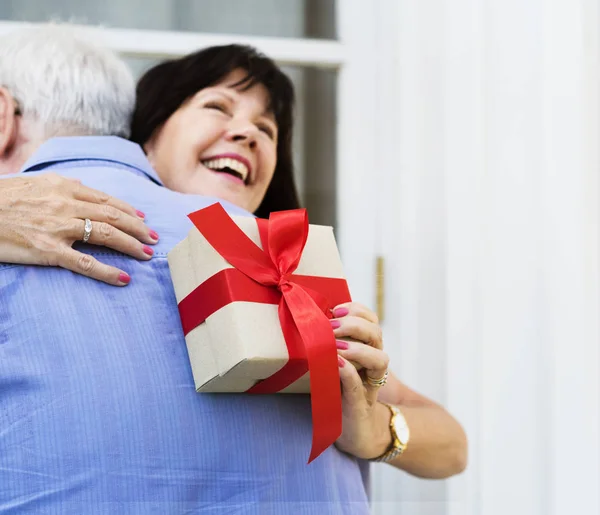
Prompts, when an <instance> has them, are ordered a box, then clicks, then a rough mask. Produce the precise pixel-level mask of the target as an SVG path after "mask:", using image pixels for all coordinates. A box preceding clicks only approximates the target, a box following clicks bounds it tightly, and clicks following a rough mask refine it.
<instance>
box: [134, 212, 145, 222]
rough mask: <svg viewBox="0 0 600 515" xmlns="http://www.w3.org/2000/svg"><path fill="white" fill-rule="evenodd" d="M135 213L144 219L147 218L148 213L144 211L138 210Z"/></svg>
mask: <svg viewBox="0 0 600 515" xmlns="http://www.w3.org/2000/svg"><path fill="white" fill-rule="evenodd" d="M135 214H136V215H138V216H139V217H140V218H141V219H142V220H143V219H144V218H146V215H145V214H144V213H143V212H142V211H138V210H136V212H135Z"/></svg>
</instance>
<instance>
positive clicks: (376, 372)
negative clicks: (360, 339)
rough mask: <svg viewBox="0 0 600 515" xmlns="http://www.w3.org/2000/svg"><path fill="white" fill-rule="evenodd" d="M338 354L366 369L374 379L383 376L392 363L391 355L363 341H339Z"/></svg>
mask: <svg viewBox="0 0 600 515" xmlns="http://www.w3.org/2000/svg"><path fill="white" fill-rule="evenodd" d="M337 347H338V354H340V355H341V356H342V357H344V358H345V359H346V360H348V361H352V362H353V363H356V364H357V365H360V366H362V368H364V369H365V373H366V374H368V375H369V377H371V378H372V379H379V378H381V377H382V376H383V375H384V374H385V372H386V370H387V369H388V365H389V363H390V358H389V356H388V355H387V354H386V353H385V352H383V351H382V350H379V349H375V348H373V347H370V346H368V345H363V344H362V343H353V342H346V341H343V340H338V341H337Z"/></svg>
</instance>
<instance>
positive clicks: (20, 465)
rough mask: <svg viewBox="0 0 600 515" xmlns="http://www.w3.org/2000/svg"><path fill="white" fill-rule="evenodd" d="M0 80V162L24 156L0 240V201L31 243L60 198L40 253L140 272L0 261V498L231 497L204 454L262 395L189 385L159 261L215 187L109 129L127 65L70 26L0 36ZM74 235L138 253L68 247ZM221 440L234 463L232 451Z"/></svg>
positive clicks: (92, 503) (18, 505)
mask: <svg viewBox="0 0 600 515" xmlns="http://www.w3.org/2000/svg"><path fill="white" fill-rule="evenodd" d="M0 84H1V85H2V87H0V173H1V174H7V173H9V172H13V171H15V170H19V169H20V170H21V173H20V174H18V175H15V176H12V175H3V177H2V178H0V188H3V191H4V192H6V191H9V194H8V195H5V198H8V199H9V201H10V202H9V206H8V208H7V209H2V210H0V216H1V217H2V219H3V224H2V226H3V227H5V228H6V227H8V228H9V229H8V230H7V231H6V233H5V234H2V235H0V240H1V239H2V238H3V239H4V240H5V241H6V240H8V241H10V238H11V237H12V235H11V231H10V220H11V217H15V216H18V214H19V213H20V212H21V213H23V212H28V213H29V214H31V213H34V214H39V215H36V216H37V218H34V223H32V224H31V225H32V227H31V234H30V235H29V236H26V237H31V238H35V239H36V242H35V243H36V245H37V246H39V245H42V246H43V245H44V244H46V240H45V238H47V234H46V232H47V231H46V229H47V228H48V227H50V226H51V224H53V223H56V222H55V221H54V220H53V219H52V216H50V215H46V214H45V213H47V212H48V211H49V210H50V211H52V210H55V211H57V212H60V213H62V214H64V212H65V211H68V212H69V213H70V214H71V222H70V223H68V224H66V225H65V226H64V227H63V228H62V230H63V233H64V244H63V249H62V250H61V251H60V252H59V253H58V254H57V255H56V259H57V262H56V263H50V264H63V265H65V267H67V268H73V269H74V270H77V269H80V270H84V271H86V270H87V271H88V272H89V271H91V270H93V269H94V268H95V269H96V270H98V271H99V274H100V278H104V279H105V281H106V282H109V283H113V284H118V283H121V284H126V283H127V282H129V275H127V274H126V273H125V272H123V271H122V270H123V269H124V268H126V269H128V270H129V271H130V272H133V273H135V275H136V280H135V281H134V282H133V283H132V284H131V285H130V286H128V287H127V288H117V289H115V288H112V287H111V286H108V285H107V284H105V283H102V282H97V281H90V280H89V279H87V278H85V277H83V276H82V275H78V274H74V273H72V272H71V271H69V270H66V269H65V268H58V267H38V266H22V265H10V264H2V263H0V296H1V297H0V512H1V513H5V514H9V513H15V514H16V513H18V514H24V513H35V514H36V515H40V514H46V513H60V514H77V515H80V514H84V513H85V514H87V513H106V514H108V513H110V514H115V513H127V514H130V513H144V514H146V513H160V514H167V513H184V512H185V513H191V512H194V513H197V512H198V511H199V510H201V509H202V508H203V507H210V506H211V505H212V503H213V502H214V503H218V502H221V501H222V502H224V503H225V505H226V506H228V505H229V504H228V503H229V501H230V500H231V499H234V502H233V505H237V503H238V502H239V500H235V499H236V495H237V492H238V490H239V489H238V486H239V484H240V483H239V481H238V480H237V479H236V473H235V471H234V470H231V471H230V474H225V475H220V474H219V471H218V470H217V469H216V468H215V467H214V463H212V461H211V460H214V458H215V455H214V453H215V451H216V450H218V449H228V448H229V447H228V446H229V445H232V446H234V447H232V450H233V449H234V448H239V447H240V446H243V445H251V441H250V438H251V437H250V436H247V437H244V436H243V435H238V436H239V437H240V438H239V439H238V441H237V442H235V444H234V433H235V434H237V431H233V429H227V428H231V418H232V417H239V419H240V421H241V422H242V423H243V420H246V419H247V421H248V422H249V421H250V420H252V419H254V418H259V419H261V418H264V413H263V411H264V409H265V405H264V403H262V404H260V405H256V404H253V402H252V400H247V399H246V400H242V399H241V398H239V397H238V396H228V399H227V400H225V399H224V398H221V399H220V400H219V401H217V399H215V398H213V397H210V396H206V397H203V399H202V400H201V399H200V396H198V395H197V394H196V393H195V390H194V387H193V380H192V378H191V372H190V369H189V362H188V358H187V351H186V347H185V343H184V339H183V334H182V332H181V325H180V321H179V314H178V311H177V303H176V300H175V296H174V293H173V288H172V284H171V280H170V275H169V270H168V265H167V261H166V259H165V256H166V254H167V252H168V251H169V250H170V249H171V248H172V247H173V246H174V245H175V244H176V243H178V242H179V241H181V240H182V239H183V238H184V237H185V236H186V234H187V232H188V230H189V228H190V227H191V224H190V223H189V221H188V220H187V216H186V215H187V214H188V213H190V212H192V211H195V210H197V209H200V208H202V207H205V206H206V205H208V204H209V203H213V202H214V200H213V201H211V200H209V199H206V198H203V197H199V196H194V195H184V194H180V193H176V192H173V191H170V190H168V189H166V188H164V187H162V186H161V181H160V179H159V177H158V176H157V174H156V173H155V171H154V170H153V169H152V168H151V167H150V165H149V163H148V161H147V159H146V157H145V155H144V153H143V151H142V150H141V148H140V147H139V146H137V145H135V144H133V143H131V142H129V141H127V140H125V139H123V138H122V137H123V136H127V134H128V127H129V121H130V116H131V113H132V109H133V106H134V81H133V79H132V77H131V75H130V72H129V71H128V70H127V68H126V66H125V65H124V63H123V62H121V61H120V60H119V59H118V58H117V57H116V56H115V55H114V54H112V53H111V52H108V51H106V50H104V49H102V48H99V47H97V46H95V45H93V44H91V43H89V42H87V41H86V40H85V38H82V37H81V36H80V35H78V34H77V32H76V31H75V30H74V29H72V28H69V27H68V26H64V25H61V26H52V25H48V26H41V27H39V28H32V29H28V30H25V31H22V32H19V33H15V34H9V35H8V36H5V37H3V38H1V40H0ZM81 182H85V184H86V186H83V185H82V184H81ZM92 188H95V189H92ZM59 190H60V191H61V193H60V194H59V193H57V192H58V191H59ZM65 190H67V191H68V195H67V196H65V195H64V193H62V192H64V191H65ZM100 191H102V192H106V193H107V194H104V193H100ZM23 192H27V195H24V194H23ZM32 192H33V193H34V194H33V195H32ZM25 197H27V198H25ZM117 199H124V200H127V201H128V202H129V203H125V202H123V201H122V200H117ZM130 204H132V205H134V206H135V209H134V208H133V207H131V205H130ZM225 207H226V209H227V210H228V211H229V212H231V213H233V214H246V215H247V214H248V213H246V212H245V211H243V210H241V209H239V208H236V207H234V206H232V205H230V204H225ZM143 212H145V213H146V218H147V220H148V221H149V222H151V223H152V228H153V230H150V229H149V228H148V227H146V226H145V225H144V223H143V222H142V218H143V217H144V215H143V214H142V213H143ZM15 213H16V214H15ZM90 219H91V220H94V222H93V225H90V223H89V220H90ZM7 221H8V223H7ZM15 225H16V224H15ZM54 230H55V228H54V226H52V231H50V232H54ZM159 233H160V241H158V240H159V238H158V234H159ZM81 239H85V240H88V243H106V244H108V245H109V246H110V247H112V248H113V249H115V250H116V251H122V252H125V253H128V254H130V255H133V256H134V257H138V258H140V260H135V259H131V258H129V257H126V256H124V255H123V254H122V253H120V252H114V251H110V250H108V249H106V248H102V247H98V246H91V245H81V246H80V247H79V249H78V250H75V249H72V248H71V244H72V243H73V242H74V241H75V240H81ZM139 240H141V241H139ZM40 242H41V243H40ZM47 244H48V245H49V244H50V243H47ZM147 244H156V245H155V246H154V249H155V252H154V256H155V259H152V260H149V261H142V260H141V258H146V259H147V258H148V257H149V256H150V255H151V254H153V252H152V248H150V247H148V245H147ZM22 246H23V245H22V242H19V245H18V247H19V248H20V247H22ZM16 247H17V246H15V248H16ZM3 251H6V248H4V249H3ZM96 258H100V259H101V260H103V261H104V262H105V263H104V264H101V263H100V262H99V261H98V260H97V259H96ZM61 260H62V261H61ZM31 263H32V264H46V263H36V262H35V260H34V258H33V257H32V262H31ZM102 267H104V268H102ZM103 274H104V275H103ZM111 274H112V275H111ZM271 404H272V406H271V407H270V408H268V409H267V410H266V411H267V412H277V411H278V410H279V407H278V406H279V404H280V403H279V402H278V401H273V402H271ZM289 409H292V408H289ZM257 410H258V411H257ZM283 410H284V411H286V409H285V408H283ZM282 419H283V420H284V423H288V422H285V413H284V414H283V415H282ZM292 421H293V417H291V418H290V422H289V423H288V424H289V426H290V427H289V428H288V429H289V431H290V432H292V431H293V422H292ZM248 425H251V424H250V423H249V424H248ZM229 433H232V434H229ZM250 434H251V432H249V433H248V435H250ZM221 437H223V438H225V440H221ZM222 446H225V447H222ZM227 454H228V455H229V456H230V458H231V460H234V461H233V463H234V464H235V460H237V459H238V456H237V455H236V454H237V453H236V452H229V451H227ZM217 468H218V467H217ZM273 479H274V478H273ZM262 480H264V481H266V480H267V478H265V477H263V479H262ZM269 480H270V479H269ZM245 486H248V485H245ZM255 487H256V488H254V491H258V490H259V489H260V485H259V484H256V485H255ZM213 508H214V506H213ZM211 512H213V513H214V511H211Z"/></svg>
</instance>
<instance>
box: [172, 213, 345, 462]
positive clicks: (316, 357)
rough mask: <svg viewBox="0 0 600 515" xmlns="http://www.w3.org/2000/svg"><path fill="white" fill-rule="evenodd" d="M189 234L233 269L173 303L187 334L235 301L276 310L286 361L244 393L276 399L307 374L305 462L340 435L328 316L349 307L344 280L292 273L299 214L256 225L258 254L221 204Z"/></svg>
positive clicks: (302, 218)
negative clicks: (308, 429) (307, 454)
mask: <svg viewBox="0 0 600 515" xmlns="http://www.w3.org/2000/svg"><path fill="white" fill-rule="evenodd" d="M189 218H190V220H191V221H192V222H193V224H194V225H195V226H196V228H197V229H198V230H199V231H200V232H201V233H202V234H203V235H204V237H205V238H206V240H207V241H208V242H209V243H210V244H211V245H212V246H213V247H214V249H215V250H216V251H217V252H218V253H219V254H220V255H221V256H222V257H223V258H225V260H227V262H228V263H229V264H231V265H232V266H233V267H234V268H228V269H225V270H222V271H221V272H219V273H217V274H215V275H214V276H212V277H211V278H209V279H208V280H206V281H205V282H204V283H202V284H201V285H200V286H198V287H197V288H196V289H195V290H194V291H192V292H191V293H190V294H189V295H188V296H187V297H185V298H184V299H182V301H181V302H180V303H179V313H180V315H181V321H182V325H183V330H184V333H185V334H186V335H187V334H188V333H189V332H190V331H192V330H193V329H194V328H196V327H198V325H200V324H201V323H202V322H204V321H205V320H206V318H207V317H208V316H210V315H211V314H212V313H214V312H215V311H218V310H219V309H221V308H222V307H223V306H225V305H227V304H229V303H231V302H235V301H249V302H260V303H266V304H278V305H279V320H280V322H281V328H282V331H283V335H284V337H285V341H286V345H287V349H288V353H289V360H288V362H287V363H286V364H285V365H284V366H283V367H282V368H281V369H280V370H279V371H277V372H276V373H275V374H273V375H272V376H270V377H268V378H266V379H264V380H262V381H260V382H258V383H257V384H256V385H254V386H253V387H252V388H250V389H249V390H248V393H276V392H278V391H281V390H283V389H284V388H286V387H287V386H289V385H290V384H292V383H294V382H295V381H296V380H298V379H299V378H300V377H302V376H303V375H304V374H305V373H306V372H307V371H310V391H311V406H312V420H313V438H312V448H311V453H310V457H309V460H308V462H309V463H310V462H311V461H312V460H314V459H315V458H316V457H318V456H319V455H320V454H321V453H322V452H323V451H324V450H325V449H326V448H327V447H329V446H330V445H331V444H332V443H334V442H335V441H336V440H337V439H338V438H339V436H340V434H341V433H342V400H341V389H340V377H339V369H338V364H337V362H338V359H337V350H336V344H335V337H334V335H333V331H332V329H331V324H330V323H329V320H328V319H329V318H330V317H331V314H330V313H331V312H330V309H331V308H333V307H334V306H336V305H338V304H341V303H343V302H348V301H350V293H349V291H348V285H347V284H346V281H345V280H344V279H332V278H326V277H313V276H303V275H296V274H294V272H295V270H296V268H297V267H298V263H299V262H300V257H301V256H302V251H303V250H304V246H305V244H306V240H307V238H308V227H309V225H308V217H307V215H306V210H305V209H295V210H292V211H281V212H277V213H272V214H271V216H270V218H269V220H268V221H267V220H260V219H257V220H256V222H257V224H258V229H259V233H260V238H261V242H262V246H263V249H264V250H261V249H260V247H258V246H257V245H255V244H254V242H253V241H252V240H250V239H249V238H248V237H247V236H246V235H245V234H244V232H243V231H242V230H241V229H240V228H239V227H238V226H237V225H236V224H235V223H234V222H233V220H231V218H229V216H228V215H227V213H226V212H225V210H224V209H223V207H222V206H221V205H220V204H213V205H211V206H209V207H207V208H205V209H201V210H200V211H196V212H195V213H192V214H190V215H189Z"/></svg>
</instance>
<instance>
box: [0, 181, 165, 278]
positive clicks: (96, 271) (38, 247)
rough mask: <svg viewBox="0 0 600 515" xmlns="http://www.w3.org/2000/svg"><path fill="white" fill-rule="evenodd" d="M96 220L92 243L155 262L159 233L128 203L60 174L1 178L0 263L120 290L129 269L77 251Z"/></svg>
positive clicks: (91, 237)
mask: <svg viewBox="0 0 600 515" xmlns="http://www.w3.org/2000/svg"><path fill="white" fill-rule="evenodd" d="M86 218H89V219H90V220H91V221H92V232H91V235H90V238H89V241H88V243H91V244H93V245H102V246H105V247H109V248H111V249H114V250H116V251H118V252H123V253H124V254H128V255H130V256H133V257H135V258H137V259H144V260H146V259H150V258H151V257H152V254H153V250H152V249H151V248H150V247H148V246H147V245H146V244H149V245H152V244H155V243H156V242H157V241H158V235H157V234H156V233H155V232H154V231H151V230H150V229H149V228H148V227H147V226H146V225H145V224H144V222H143V219H144V214H143V213H141V212H139V211H136V210H135V209H134V208H133V207H131V206H130V205H129V204H127V203H125V202H122V201H120V200H118V199H116V198H113V197H111V196H109V195H106V194H105V193H102V192H100V191H97V190H94V189H91V188H88V187H86V186H83V185H82V184H81V183H80V182H79V181H77V180H74V179H66V178H64V177H60V176H59V175H56V174H46V175H37V176H29V177H28V176H27V175H23V176H19V177H11V178H6V179H0V262H4V263H15V264H23V265H43V266H60V267H63V268H66V269H68V270H71V271H73V272H76V273H78V274H82V275H85V276H88V277H91V278H93V279H97V280H99V281H103V282H106V283H108V284H112V285H115V286H124V285H125V284H127V283H129V275H128V274H126V273H125V272H124V271H122V270H119V269H117V268H114V267H112V266H108V265H106V264H103V263H100V262H99V261H97V260H96V259H95V258H94V257H92V256H90V255H88V254H84V253H82V252H78V251H76V250H74V249H73V248H72V246H73V243H75V242H76V241H78V240H81V239H82V238H83V234H84V224H85V219H86Z"/></svg>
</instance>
